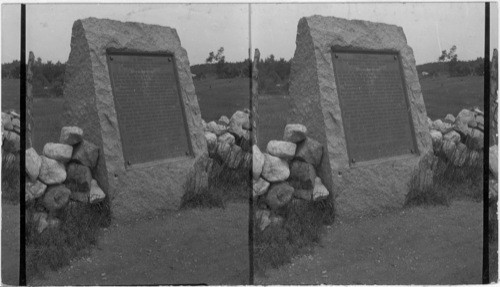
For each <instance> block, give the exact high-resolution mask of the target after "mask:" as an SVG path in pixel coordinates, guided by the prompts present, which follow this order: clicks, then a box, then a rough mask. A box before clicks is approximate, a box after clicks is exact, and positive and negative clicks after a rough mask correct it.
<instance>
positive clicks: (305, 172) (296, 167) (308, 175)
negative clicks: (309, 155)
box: [289, 160, 316, 189]
mask: <svg viewBox="0 0 500 287" xmlns="http://www.w3.org/2000/svg"><path fill="white" fill-rule="evenodd" d="M289 179H290V180H292V181H296V182H298V185H299V187H300V188H301V189H312V188H313V187H314V180H315V179H316V170H315V169H314V166H313V165H312V164H310V163H308V162H304V161H299V160H294V161H293V162H292V164H291V165H290V177H289Z"/></svg>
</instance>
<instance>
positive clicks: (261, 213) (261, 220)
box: [255, 209, 271, 231]
mask: <svg viewBox="0 0 500 287" xmlns="http://www.w3.org/2000/svg"><path fill="white" fill-rule="evenodd" d="M270 215H271V211H269V210H267V209H259V210H257V211H256V212H255V220H256V222H257V223H258V225H259V228H260V230H261V231H263V230H264V229H266V227H268V226H269V225H270V224H271V220H270V219H269V216H270Z"/></svg>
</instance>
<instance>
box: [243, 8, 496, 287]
mask: <svg viewBox="0 0 500 287" xmlns="http://www.w3.org/2000/svg"><path fill="white" fill-rule="evenodd" d="M250 15H251V17H250V19H251V24H250V31H251V43H252V44H251V46H252V53H253V55H252V57H253V60H254V61H253V67H252V111H253V114H252V120H253V125H255V126H256V127H257V128H256V130H257V132H256V134H255V135H254V138H253V147H252V152H253V169H252V178H253V200H252V210H253V218H252V220H251V224H252V226H253V229H252V230H253V233H252V235H251V236H252V242H253V273H254V284H258V285H276V284H279V285H299V284H308V285H315V284H333V285H349V284H357V285H362V284H363V285H364V284H370V285H371V284H384V285H401V284H447V285H448V284H481V283H485V281H488V282H496V281H498V253H497V251H498V243H497V242H498V236H497V233H498V230H497V226H498V221H497V212H496V210H497V200H498V197H497V194H498V192H497V187H498V184H497V182H498V151H497V144H498V136H497V129H498V126H497V116H496V115H497V108H496V107H497V87H498V84H497V83H498V74H497V70H498V60H497V49H498V5H497V3H486V4H485V3H335V4H328V3H318V4H300V3H287V4H251V7H250ZM485 163H486V164H487V163H489V165H485ZM485 169H488V170H486V171H485ZM485 177H486V178H485ZM484 181H487V182H488V185H485V184H484ZM486 213H488V214H489V217H488V220H487V221H485V220H483V218H484V215H485V214H486ZM486 231H487V232H486ZM485 244H487V246H486V245H485ZM484 250H486V251H487V252H488V253H483V252H484ZM485 254H488V256H484V255H485ZM485 258H486V260H485ZM483 260H484V261H483ZM485 270H486V271H485ZM488 270H489V272H488Z"/></svg>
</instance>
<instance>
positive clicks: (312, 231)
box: [253, 198, 335, 276]
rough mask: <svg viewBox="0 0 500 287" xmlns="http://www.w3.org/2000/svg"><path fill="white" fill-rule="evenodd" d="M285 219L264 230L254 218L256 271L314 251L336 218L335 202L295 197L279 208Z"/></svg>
mask: <svg viewBox="0 0 500 287" xmlns="http://www.w3.org/2000/svg"><path fill="white" fill-rule="evenodd" d="M276 214H277V215H279V216H282V217H283V218H284V220H283V223H282V224H271V225H270V226H268V227H267V228H266V229H264V230H263V231H262V230H261V229H260V227H259V225H260V222H258V220H255V221H254V226H253V232H254V235H253V238H254V241H253V244H254V270H255V272H256V274H258V275H261V276H263V275H264V274H265V271H266V269H268V268H278V267H280V266H282V265H284V264H287V263H290V262H291V260H292V258H293V257H294V256H297V255H299V254H305V253H309V252H312V249H311V248H312V247H314V246H315V245H317V244H319V243H320V241H321V235H322V233H323V232H324V231H325V225H329V224H332V223H333V221H334V217H335V215H334V214H335V212H334V208H333V201H332V200H331V199H330V198H328V199H325V200H322V201H318V202H308V201H303V200H293V201H292V202H291V203H290V204H288V205H286V206H285V207H283V208H281V209H279V210H277V211H276Z"/></svg>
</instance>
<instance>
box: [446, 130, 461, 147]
mask: <svg viewBox="0 0 500 287" xmlns="http://www.w3.org/2000/svg"><path fill="white" fill-rule="evenodd" d="M443 139H444V140H449V141H452V142H454V143H455V144H457V143H459V142H460V139H461V138H460V134H459V133H457V132H456V131H453V130H452V131H449V132H448V133H447V134H445V135H444V137H443Z"/></svg>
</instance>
